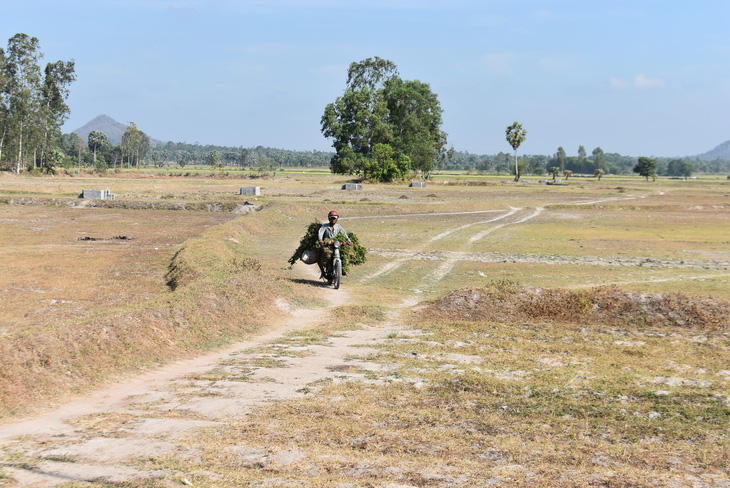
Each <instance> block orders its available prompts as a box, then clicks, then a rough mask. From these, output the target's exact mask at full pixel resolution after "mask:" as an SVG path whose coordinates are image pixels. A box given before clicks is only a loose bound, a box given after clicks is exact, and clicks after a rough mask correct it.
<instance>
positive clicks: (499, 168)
mask: <svg viewBox="0 0 730 488" xmlns="http://www.w3.org/2000/svg"><path fill="white" fill-rule="evenodd" d="M581 148H582V146H580V147H579V150H578V153H577V154H576V155H575V156H569V155H567V154H565V152H564V151H560V149H561V148H558V151H557V152H556V153H554V154H551V155H544V154H525V155H522V156H519V158H518V159H519V161H518V166H519V167H520V168H521V170H520V173H521V174H523V175H525V174H527V175H534V176H541V175H549V174H552V171H551V170H552V168H554V167H557V168H558V169H559V171H558V173H559V174H564V173H565V172H566V171H570V172H571V174H583V175H595V174H596V172H597V171H602V172H603V173H602V174H614V175H628V174H631V173H632V172H633V168H634V166H636V164H637V163H638V157H635V156H625V155H622V154H619V153H611V152H603V150H602V149H601V148H600V147H598V148H595V149H594V150H593V151H592V152H591V154H590V155H588V154H586V153H585V149H583V151H581V150H580V149H581ZM513 157H514V156H513V155H511V154H508V153H506V152H500V153H498V154H474V153H470V152H467V151H454V152H453V154H451V155H450V157H448V158H446V159H445V160H444V163H443V167H442V169H445V170H461V171H472V172H482V173H509V174H514V159H513ZM655 159H656V162H657V166H656V173H657V174H658V175H659V176H677V177H686V176H690V175H692V174H698V173H702V174H722V173H730V160H728V159H723V158H717V159H714V160H703V159H701V158H699V157H685V158H665V157H659V158H655Z"/></svg>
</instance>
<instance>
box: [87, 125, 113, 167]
mask: <svg viewBox="0 0 730 488" xmlns="http://www.w3.org/2000/svg"><path fill="white" fill-rule="evenodd" d="M88 139H89V149H91V150H92V151H94V164H96V151H97V149H101V148H103V147H104V146H106V145H107V144H109V138H108V137H107V135H106V134H104V133H103V132H102V131H100V130H92V131H91V132H89V137H88Z"/></svg>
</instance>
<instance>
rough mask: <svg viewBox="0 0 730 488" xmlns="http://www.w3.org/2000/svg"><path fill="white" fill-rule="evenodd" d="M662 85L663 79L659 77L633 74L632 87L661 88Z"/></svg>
mask: <svg viewBox="0 0 730 488" xmlns="http://www.w3.org/2000/svg"><path fill="white" fill-rule="evenodd" d="M663 86H664V80H660V79H659V78H649V77H647V76H644V75H641V74H639V75H636V76H634V87H636V88H662V87H663Z"/></svg>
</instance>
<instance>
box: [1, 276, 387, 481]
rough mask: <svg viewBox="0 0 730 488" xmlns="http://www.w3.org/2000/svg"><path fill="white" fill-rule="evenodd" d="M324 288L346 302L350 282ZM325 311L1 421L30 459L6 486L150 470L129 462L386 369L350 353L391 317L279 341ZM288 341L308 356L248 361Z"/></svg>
mask: <svg viewBox="0 0 730 488" xmlns="http://www.w3.org/2000/svg"><path fill="white" fill-rule="evenodd" d="M312 268H315V267H302V272H303V273H305V274H307V276H308V277H309V279H312V280H314V279H315V278H316V276H315V274H314V270H313V269H312ZM321 291H322V293H323V294H324V295H325V296H326V298H327V299H328V300H329V302H330V307H335V306H338V305H342V304H345V303H346V302H347V300H348V291H347V286H346V284H345V286H343V287H342V288H340V289H339V290H333V289H331V288H322V289H321ZM325 315H326V311H325V310H293V311H291V314H290V318H289V319H288V320H287V321H286V322H285V323H282V324H280V325H278V326H277V327H275V328H274V329H272V330H271V331H270V332H268V333H266V334H264V335H262V336H259V337H256V338H254V339H252V340H250V341H247V342H243V343H239V344H235V345H233V346H230V347H228V348H226V349H225V350H222V351H217V352H214V353H211V354H207V355H205V356H201V357H198V358H195V359H191V360H187V361H180V362H176V363H174V364H171V365H168V366H166V367H164V368H162V369H160V370H156V371H151V372H149V373H146V374H143V375H141V376H139V377H136V378H132V379H129V380H127V381H122V382H120V383H118V384H115V385H113V386H111V387H109V388H107V389H105V390H102V391H97V392H95V393H93V394H90V395H88V396H86V397H83V398H79V399H77V400H75V401H72V402H71V403H68V404H66V405H64V406H62V407H60V408H58V409H56V410H53V411H50V412H48V413H46V414H44V415H41V416H39V417H37V418H33V419H31V420H27V421H23V422H19V423H15V424H9V425H2V426H0V449H2V450H3V451H4V452H5V453H6V454H9V457H10V458H16V459H21V458H22V459H32V460H34V463H32V464H31V463H25V462H18V463H13V462H5V463H0V469H2V470H3V471H4V472H5V473H7V474H8V475H9V476H10V477H11V478H12V479H14V480H15V481H16V482H17V484H16V485H10V486H21V487H29V488H33V487H51V486H55V485H58V484H61V483H65V482H68V481H72V480H84V481H107V482H122V481H125V480H130V479H134V478H146V477H156V476H158V475H159V473H155V472H144V471H140V470H138V469H135V468H133V467H131V466H130V465H129V463H128V462H129V461H131V460H133V459H135V458H140V457H146V456H157V455H163V454H166V453H170V452H179V451H180V450H181V449H182V448H181V447H180V445H179V440H180V438H182V437H185V436H189V435H192V434H193V433H194V432H195V431H196V430H197V429H200V428H203V427H206V426H209V425H214V424H215V423H217V422H219V421H223V420H230V419H236V418H240V417H243V416H245V415H246V413H247V412H249V411H250V410H251V409H252V408H253V407H255V406H258V405H263V404H266V403H267V402H272V401H276V400H283V399H289V398H295V397H297V396H302V395H305V393H304V392H303V390H304V389H305V387H309V386H311V385H312V384H313V383H315V382H317V381H320V380H324V379H326V378H332V379H335V380H337V379H340V380H341V379H344V378H347V377H359V376H361V374H353V373H347V372H343V371H348V370H354V369H355V368H357V370H358V371H362V370H380V369H382V368H383V366H382V365H379V364H374V363H368V362H364V361H359V360H353V359H352V357H351V356H362V355H364V354H367V353H368V352H369V349H367V348H363V347H356V346H362V345H365V346H367V345H368V344H375V343H376V342H378V341H380V340H383V339H385V338H386V336H387V335H388V334H389V333H391V332H392V331H393V330H397V329H396V327H397V326H396V325H395V323H394V322H393V321H388V322H387V323H385V324H380V325H379V326H370V325H365V326H364V327H362V328H359V329H358V330H351V331H344V332H341V333H338V334H337V336H336V337H331V338H329V339H328V342H327V344H324V345H306V346H301V345H299V346H293V345H292V344H291V343H288V342H286V341H283V340H282V339H283V338H284V336H285V335H286V334H291V333H292V332H296V331H297V330H302V329H305V328H308V327H311V326H314V325H316V324H317V323H318V321H320V320H321V319H322V317H324V316H325ZM265 345H268V346H269V347H270V348H271V349H270V351H269V352H267V353H261V352H255V351H251V349H252V348H255V347H259V346H265ZM288 348H289V349H291V348H294V349H295V350H297V351H299V350H303V349H306V350H307V353H308V355H304V356H303V357H297V356H298V355H292V356H286V355H284V356H281V357H280V358H277V360H278V361H284V362H285V364H281V365H280V366H279V367H273V368H272V367H267V368H260V367H255V366H253V367H252V364H255V360H256V359H261V358H268V359H271V357H272V354H271V350H274V351H276V350H280V351H281V350H286V349H288ZM252 361H253V362H252ZM353 367H355V368H353ZM242 377H245V381H241V378H242ZM102 425H105V427H104V428H101V427H100V426H102ZM109 425H114V427H109ZM109 429H111V431H110V430H109ZM182 454H183V455H184V453H182ZM38 460H40V462H37V461H38Z"/></svg>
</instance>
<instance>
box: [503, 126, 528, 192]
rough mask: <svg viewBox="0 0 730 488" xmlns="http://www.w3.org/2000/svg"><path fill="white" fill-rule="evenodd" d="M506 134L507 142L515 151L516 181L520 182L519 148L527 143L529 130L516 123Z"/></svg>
mask: <svg viewBox="0 0 730 488" xmlns="http://www.w3.org/2000/svg"><path fill="white" fill-rule="evenodd" d="M505 133H506V139H507V142H508V143H509V145H510V146H512V149H514V150H515V181H520V167H519V166H518V165H517V148H518V147H520V144H522V143H523V142H525V138H526V137H527V130H525V129H524V128H523V127H522V124H520V123H519V122H517V121H514V122H513V123H512V125H509V126H507V130H506V131H505Z"/></svg>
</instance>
